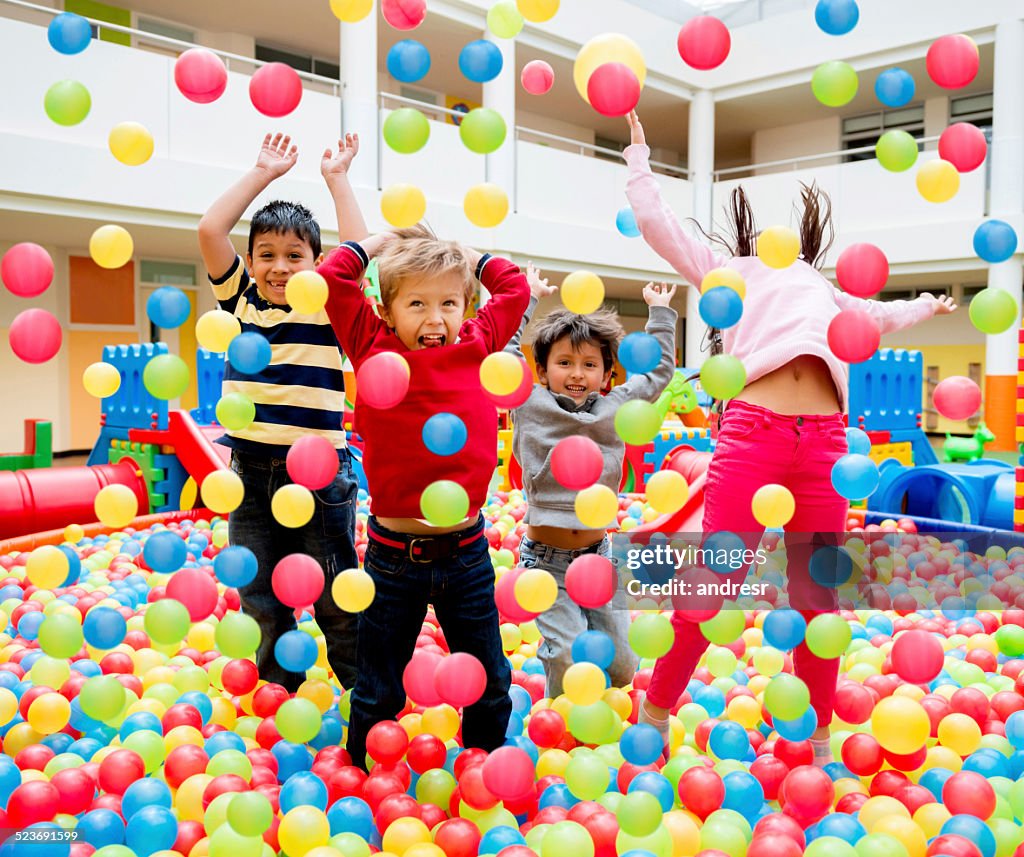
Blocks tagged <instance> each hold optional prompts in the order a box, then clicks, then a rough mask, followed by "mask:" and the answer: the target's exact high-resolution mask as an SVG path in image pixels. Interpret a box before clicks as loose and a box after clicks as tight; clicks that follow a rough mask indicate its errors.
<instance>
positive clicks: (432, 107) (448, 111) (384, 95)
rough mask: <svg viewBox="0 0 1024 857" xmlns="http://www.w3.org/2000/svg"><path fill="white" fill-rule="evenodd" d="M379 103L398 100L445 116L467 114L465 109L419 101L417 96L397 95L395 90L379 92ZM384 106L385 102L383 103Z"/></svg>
mask: <svg viewBox="0 0 1024 857" xmlns="http://www.w3.org/2000/svg"><path fill="white" fill-rule="evenodd" d="M377 100H378V103H381V102H384V101H397V102H398V103H399V104H408V105H409V106H410V107H415V108H416V109H417V110H426V111H428V112H429V111H433V112H435V113H440V114H441V115H443V116H465V115H466V112H465V111H464V110H453V109H452V108H450V107H441V106H440V105H438V104H430V103H429V102H427V101H419V100H418V99H416V98H406V97H405V96H404V95H395V94H394V93H393V92H378V93H377ZM381 106H383V104H381Z"/></svg>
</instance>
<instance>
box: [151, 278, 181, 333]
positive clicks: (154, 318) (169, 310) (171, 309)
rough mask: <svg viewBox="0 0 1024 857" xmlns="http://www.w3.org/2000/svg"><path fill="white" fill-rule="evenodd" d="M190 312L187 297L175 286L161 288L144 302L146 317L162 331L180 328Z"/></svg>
mask: <svg viewBox="0 0 1024 857" xmlns="http://www.w3.org/2000/svg"><path fill="white" fill-rule="evenodd" d="M191 312H192V304H191V302H190V301H189V299H188V295H186V294H185V293H184V292H183V291H182V290H181V289H179V288H177V287H175V286H161V287H160V288H159V289H157V290H156V291H155V292H153V294H151V295H150V296H149V300H147V301H146V315H148V316H149V320H150V321H151V322H153V324H155V325H156V326H157V327H159V328H161V329H163V330H173V329H174V328H176V327H181V326H182V325H183V324H184V323H185V322H186V321H188V317H189V314H190V313H191Z"/></svg>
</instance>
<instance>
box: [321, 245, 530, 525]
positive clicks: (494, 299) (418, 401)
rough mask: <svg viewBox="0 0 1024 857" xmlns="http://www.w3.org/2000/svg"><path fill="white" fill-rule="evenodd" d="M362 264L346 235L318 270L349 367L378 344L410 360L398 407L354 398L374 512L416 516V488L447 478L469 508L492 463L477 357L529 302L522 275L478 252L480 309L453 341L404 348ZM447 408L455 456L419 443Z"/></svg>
mask: <svg viewBox="0 0 1024 857" xmlns="http://www.w3.org/2000/svg"><path fill="white" fill-rule="evenodd" d="M365 263H366V258H365V254H364V253H363V250H362V248H361V247H359V246H358V245H357V244H354V243H351V242H349V243H346V244H343V245H341V246H340V247H338V248H337V249H336V250H334V251H333V252H332V253H331V254H330V255H329V256H328V257H327V259H326V260H325V261H324V263H323V264H322V265H321V266H320V267H319V269H318V270H319V272H320V274H321V275H323V277H324V279H326V280H327V283H328V285H329V286H330V293H329V296H328V298H327V307H326V309H327V316H328V318H330V320H331V325H332V327H333V328H334V332H335V334H336V336H337V337H338V342H339V344H340V345H341V348H342V350H343V351H344V352H345V354H347V355H348V357H349V359H350V360H351V361H352V365H353V366H354V368H355V369H356V370H357V371H358V369H359V367H360V366H361V365H362V364H363V362H364V361H366V360H367V359H368V358H370V357H372V356H373V355H375V354H379V353H380V352H382V351H394V352H397V353H399V354H401V355H402V357H404V358H405V360H406V361H407V362H408V364H409V370H410V378H409V392H408V393H407V394H406V396H405V398H404V399H403V400H402V401H401V402H400V403H399V404H398V405H396V406H395V407H393V408H388V409H386V410H382V409H378V408H373V407H370V406H369V405H367V404H365V403H362V402H360V401H359V400H358V398H357V401H356V425H355V428H356V430H357V431H358V432H359V434H360V435H361V436H362V438H363V442H364V450H363V469H364V470H365V471H366V481H367V483H368V485H369V490H370V496H371V504H372V510H373V514H375V515H378V516H381V517H388V518H422V517H423V513H422V512H421V511H420V494H422V493H423V489H424V488H426V487H427V486H428V485H430V484H431V483H432V482H435V481H437V480H439V479H450V480H453V481H455V482H458V483H459V484H460V485H462V487H463V488H465V489H466V493H467V494H468V495H469V504H470V506H469V514H470V516H472V515H474V514H476V511H477V510H478V509H479V508H480V507H481V506H483V505H484V503H485V502H486V501H487V486H488V485H489V483H490V481H491V477H492V476H493V475H494V468H495V467H496V466H497V463H498V416H497V410H496V408H495V406H494V404H493V403H492V402H491V401H490V400H488V399H487V398H486V397H485V396H484V393H483V390H482V389H481V387H480V363H481V362H482V361H483V359H484V358H485V357H486V356H487V355H488V354H491V353H492V352H495V351H501V350H502V349H503V348H504V347H505V345H506V344H507V343H508V341H509V339H511V338H512V335H513V334H514V333H515V332H516V330H517V329H518V327H519V322H520V320H521V319H522V317H523V313H524V312H525V311H526V306H527V304H528V303H529V301H530V287H529V285H528V284H527V282H526V277H524V276H523V275H522V273H520V271H519V268H518V267H516V266H515V265H513V264H512V263H511V262H509V261H508V260H507V259H501V258H497V257H484V259H482V260H481V265H482V268H483V270H482V272H479V269H478V272H479V274H478V275H479V276H480V278H481V282H482V283H483V285H484V286H485V287H486V288H487V290H488V291H489V292H490V294H491V298H490V300H489V301H488V302H487V303H486V304H485V305H484V306H483V307H482V308H481V309H480V312H479V313H478V314H477V317H476V318H472V319H469V320H467V321H465V322H463V324H462V327H461V328H460V329H459V337H458V340H457V341H456V342H455V343H454V344H452V345H445V346H442V347H441V348H424V349H417V350H410V349H408V348H406V347H405V346H404V345H403V344H402V342H401V341H400V340H399V339H398V337H397V336H395V334H394V331H392V330H391V329H390V328H389V327H388V326H387V325H386V324H385V323H384V322H383V321H382V320H381V319H380V318H378V317H377V315H376V314H374V311H373V308H372V306H371V304H370V302H369V301H368V300H367V299H366V298H365V297H364V295H363V292H362V290H361V288H360V285H359V281H360V279H361V278H362V274H363V269H364V267H365ZM356 395H357V397H358V390H357V391H356ZM444 412H447V413H451V414H455V415H456V416H457V417H459V418H460V419H461V420H462V421H463V422H464V423H465V424H466V430H467V433H468V438H467V440H466V445H465V446H464V447H463V448H462V450H461V451H459V452H457V453H456V454H455V455H446V456H440V455H436V454H434V453H433V452H431V451H430V450H429V449H427V447H426V445H425V444H424V443H423V424H424V423H425V422H426V421H427V419H428V418H430V417H431V416H433V415H434V414H438V413H444Z"/></svg>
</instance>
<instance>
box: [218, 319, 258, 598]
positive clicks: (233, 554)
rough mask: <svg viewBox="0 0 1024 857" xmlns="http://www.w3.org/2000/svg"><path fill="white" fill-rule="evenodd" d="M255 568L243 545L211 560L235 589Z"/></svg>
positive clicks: (249, 578)
mask: <svg viewBox="0 0 1024 857" xmlns="http://www.w3.org/2000/svg"><path fill="white" fill-rule="evenodd" d="M242 336H245V334H244V333H243V334H242ZM256 569H257V561H256V554H254V553H253V552H252V551H251V550H249V548H247V547H244V546H243V545H231V546H230V547H226V548H224V550H222V551H221V552H220V553H219V554H217V557H216V559H214V561H213V573H214V574H215V575H216V576H217V580H219V581H220V582H221V583H223V584H224V585H225V586H232V587H234V588H235V589H238V588H240V587H242V586H247V585H248V584H250V583H252V582H253V580H254V579H255V578H256Z"/></svg>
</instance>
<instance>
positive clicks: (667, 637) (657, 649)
mask: <svg viewBox="0 0 1024 857" xmlns="http://www.w3.org/2000/svg"><path fill="white" fill-rule="evenodd" d="M741 618H742V617H741ZM628 639H629V645H630V648H631V649H632V650H633V651H634V652H636V653H637V654H638V655H639V656H640V657H641V658H660V657H661V656H662V655H664V654H667V653H668V650H669V649H671V648H672V643H673V641H674V640H675V631H673V630H672V623H671V622H670V621H669V620H668V618H667V617H665V616H662V615H661V614H660V613H644V614H642V615H640V616H638V617H637V618H636V619H634V620H633V623H632V624H631V625H630V626H629V637H628Z"/></svg>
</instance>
